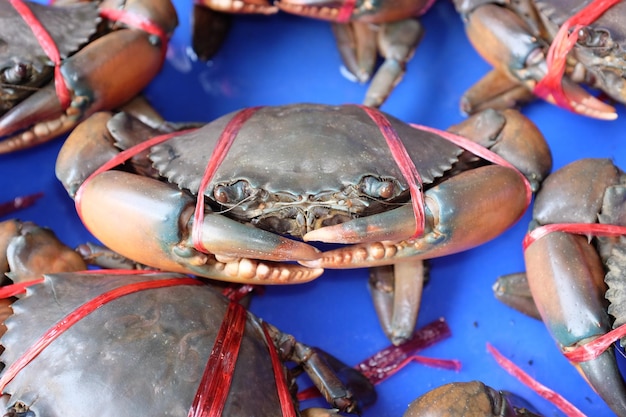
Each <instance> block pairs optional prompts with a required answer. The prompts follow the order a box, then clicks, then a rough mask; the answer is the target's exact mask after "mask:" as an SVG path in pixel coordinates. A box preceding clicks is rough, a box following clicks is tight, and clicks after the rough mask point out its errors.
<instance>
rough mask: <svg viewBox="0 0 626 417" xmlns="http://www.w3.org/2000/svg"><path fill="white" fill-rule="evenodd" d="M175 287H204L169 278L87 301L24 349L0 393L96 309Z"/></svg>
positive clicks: (0, 384) (0, 385)
mask: <svg viewBox="0 0 626 417" xmlns="http://www.w3.org/2000/svg"><path fill="white" fill-rule="evenodd" d="M175 285H204V283H203V282H202V281H199V280H197V279H193V278H171V279H163V280H158V281H143V282H136V283H133V284H128V285H124V286H122V287H118V288H115V289H113V290H110V291H107V292H105V293H103V294H100V295H99V296H97V297H95V298H93V299H91V300H89V301H87V302H86V303H84V304H83V305H81V306H80V307H78V308H77V309H76V310H74V311H72V312H71V313H69V314H68V315H67V316H65V317H63V318H62V319H61V320H59V321H58V322H57V323H56V324H55V325H54V326H52V327H51V328H50V329H48V330H47V331H46V332H45V333H44V334H43V335H42V336H41V337H40V338H39V339H38V340H37V341H35V343H34V344H33V345H31V346H30V347H29V348H28V349H26V351H25V352H24V353H23V354H22V356H20V357H19V358H18V359H17V360H16V361H15V362H14V363H12V364H11V366H9V367H8V368H6V369H5V370H4V373H3V375H2V378H0V392H4V389H5V388H6V386H7V384H9V383H10V382H11V381H12V380H13V378H15V376H16V375H17V374H18V373H19V372H20V371H21V370H22V369H23V368H24V367H26V365H28V364H29V363H30V362H31V361H32V360H33V359H35V358H36V357H37V355H39V354H40V353H41V352H42V351H43V350H44V349H45V348H46V347H48V346H49V345H50V344H51V343H52V342H53V341H54V340H55V339H56V338H57V337H59V336H60V335H61V334H63V333H64V332H65V331H66V330H68V329H69V328H70V327H72V326H73V325H74V324H76V323H77V322H78V321H80V320H82V319H83V318H84V317H86V316H87V315H89V314H91V313H92V312H94V311H95V310H97V309H98V308H100V307H102V306H103V305H105V304H107V303H108V302H110V301H113V300H115V299H117V298H120V297H123V296H125V295H128V294H132V293H135V292H138V291H144V290H150V289H155V288H163V287H171V286H175Z"/></svg>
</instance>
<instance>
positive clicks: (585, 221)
mask: <svg viewBox="0 0 626 417" xmlns="http://www.w3.org/2000/svg"><path fill="white" fill-rule="evenodd" d="M625 195H626V174H624V172H623V171H622V170H621V169H619V168H618V167H617V166H615V165H614V164H613V162H612V161H611V160H609V159H595V158H588V159H581V160H577V161H575V162H572V163H570V164H568V165H566V166H564V167H563V168H561V169H559V170H557V171H555V172H554V173H552V174H551V175H550V176H549V177H548V178H546V180H545V181H544V183H543V186H542V189H541V191H540V192H539V193H538V194H537V197H536V200H535V206H534V208H533V222H532V224H531V226H530V230H531V231H530V232H529V235H528V236H527V238H526V240H525V245H524V246H525V252H524V259H525V264H526V273H525V274H524V273H521V274H511V275H509V276H505V277H501V278H500V279H499V280H498V281H497V282H496V285H495V290H496V293H497V294H499V293H501V294H502V295H503V297H502V298H504V300H505V301H506V302H507V303H508V304H509V305H511V306H513V307H515V308H518V309H519V310H520V311H522V312H524V313H526V314H528V315H530V316H532V317H538V318H540V319H541V320H542V321H543V322H544V323H545V325H546V327H547V329H548V331H549V332H550V334H551V336H552V337H553V339H554V340H555V342H556V343H557V345H558V346H559V348H560V349H561V351H562V352H563V353H564V355H565V356H566V357H567V358H568V359H569V360H570V361H571V362H572V363H573V364H574V365H575V366H576V368H577V369H578V370H579V371H580V372H581V374H582V375H583V377H584V379H585V380H586V381H587V382H588V383H589V384H590V385H591V386H592V387H593V389H594V390H595V391H596V392H597V393H598V394H599V395H600V397H602V398H603V399H604V401H605V402H606V403H607V405H608V406H609V407H610V408H611V409H612V410H613V411H614V412H615V413H616V414H617V415H625V414H626V384H625V383H624V380H623V378H622V376H621V373H620V370H619V368H618V363H617V361H616V357H615V351H614V350H615V347H614V345H613V341H615V339H618V338H619V337H623V335H624V334H625V332H624V328H623V326H622V325H623V324H624V323H626V314H625V313H624V311H625V309H624V304H625V301H626V300H624V290H623V287H624V272H623V271H624V263H625V259H626V257H625V253H626V245H625V242H626V240H624V234H626V228H625V227H624V226H626V220H625V219H626V216H625V214H626V199H625V198H624V196H625ZM511 281H513V284H512V285H510V284H509V283H510V282H511ZM524 289H526V291H524ZM516 290H517V291H516ZM520 290H521V291H520ZM526 292H528V293H530V295H531V297H528V296H525V293H526ZM510 300H513V302H512V303H511V302H509V301H510ZM607 301H608V302H607ZM607 304H608V305H607ZM614 328H615V330H613V329H614ZM609 333H610V334H609ZM622 344H624V342H623V340H622ZM581 351H582V352H581ZM583 352H588V353H589V352H594V354H587V353H583Z"/></svg>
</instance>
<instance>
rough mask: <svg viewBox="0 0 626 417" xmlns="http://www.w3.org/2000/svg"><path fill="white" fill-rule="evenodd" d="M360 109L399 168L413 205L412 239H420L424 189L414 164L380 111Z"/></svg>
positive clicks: (424, 223) (424, 224) (422, 231)
mask: <svg viewBox="0 0 626 417" xmlns="http://www.w3.org/2000/svg"><path fill="white" fill-rule="evenodd" d="M359 107H360V108H362V109H363V111H365V113H367V115H368V116H369V117H370V118H371V119H372V120H373V121H374V123H376V126H378V128H379V129H380V133H382V135H383V137H384V138H385V140H386V141H387V145H388V146H389V150H390V151H391V154H392V155H393V158H394V159H395V161H396V164H397V165H398V168H400V172H401V173H402V176H403V177H404V179H405V180H406V182H407V184H408V186H409V193H410V194H411V204H412V205H413V213H414V214H415V233H414V234H413V236H412V237H413V238H416V237H420V236H422V235H423V234H424V229H425V228H426V213H425V211H424V205H425V202H424V187H423V183H422V177H421V176H420V174H419V172H418V171H417V168H415V164H414V163H413V161H412V160H411V157H410V156H409V153H408V152H407V150H406V148H405V147H404V144H403V143H402V140H401V139H400V137H399V136H398V133H397V132H396V130H395V129H394V128H393V126H391V123H389V120H388V119H387V117H385V115H384V114H382V113H381V112H380V111H378V110H376V109H374V108H372V107H367V106H362V105H359Z"/></svg>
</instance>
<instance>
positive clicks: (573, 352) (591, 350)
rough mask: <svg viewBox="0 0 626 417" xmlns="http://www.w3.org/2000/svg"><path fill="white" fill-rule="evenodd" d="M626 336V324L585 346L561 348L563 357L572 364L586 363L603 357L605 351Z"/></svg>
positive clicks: (586, 343)
mask: <svg viewBox="0 0 626 417" xmlns="http://www.w3.org/2000/svg"><path fill="white" fill-rule="evenodd" d="M624 336H626V324H622V325H621V326H619V327H618V328H616V329H613V330H611V331H610V332H608V333H605V334H603V335H602V336H600V337H598V338H596V339H594V340H592V341H590V342H585V343H584V344H582V345H580V346H576V347H570V346H566V347H563V348H561V351H562V352H563V356H565V357H566V358H567V359H568V360H570V361H571V362H576V363H578V362H586V361H590V360H592V359H595V358H597V357H598V356H600V355H602V353H604V351H605V350H607V349H608V348H609V347H611V346H612V345H613V343H615V342H616V341H617V340H619V339H621V338H622V337H624Z"/></svg>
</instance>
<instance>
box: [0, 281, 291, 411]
mask: <svg viewBox="0 0 626 417" xmlns="http://www.w3.org/2000/svg"><path fill="white" fill-rule="evenodd" d="M171 278H181V279H182V278H187V277H185V276H183V275H179V274H171V273H170V274H148V275H100V274H98V275H94V274H84V273H71V274H55V275H46V276H45V280H44V282H43V283H42V284H38V285H36V286H33V287H32V288H30V289H29V290H28V293H27V295H26V296H25V297H23V298H22V299H20V300H18V301H17V302H15V303H14V304H13V310H14V315H13V316H12V317H10V318H9V319H8V320H7V321H6V325H7V328H8V331H7V333H6V334H5V335H4V336H3V337H2V339H1V340H0V342H1V343H2V345H3V346H4V348H5V351H4V352H3V353H2V356H0V360H1V361H2V362H3V363H4V364H5V365H6V367H5V369H4V370H3V372H2V374H1V375H0V378H2V377H3V376H4V374H5V373H6V372H7V369H8V367H9V366H10V365H11V364H13V363H14V362H15V361H16V360H17V359H18V358H19V357H20V356H21V355H22V354H23V352H24V351H25V350H26V349H28V348H29V347H30V346H32V345H33V343H35V342H36V341H37V340H38V339H39V338H40V337H41V336H42V334H44V333H45V332H46V331H47V330H48V329H49V328H50V327H52V326H53V325H54V324H55V323H57V322H58V321H59V320H60V319H62V318H63V317H65V316H66V315H67V314H68V313H70V312H72V311H74V310H75V309H76V308H78V307H79V306H81V305H82V304H84V303H85V302H87V301H89V300H91V299H93V298H95V297H98V296H100V295H101V294H103V293H105V292H108V291H110V290H113V289H116V288H120V287H123V286H125V285H128V284H133V283H137V282H142V281H146V280H163V279H171ZM227 305H228V301H227V299H226V298H225V297H224V296H222V295H221V294H220V293H218V292H216V291H214V290H213V289H212V288H211V287H209V286H207V285H177V286H172V287H167V288H156V289H149V290H143V291H139V292H135V293H132V294H128V295H125V296H123V297H121V298H117V299H114V300H112V301H110V302H108V303H106V304H104V305H103V306H101V307H100V308H98V309H96V310H95V311H93V312H92V313H91V314H89V315H87V316H85V317H84V318H82V319H81V320H79V321H78V322H77V323H76V324H74V325H73V326H71V327H69V328H68V329H67V330H66V331H65V332H64V333H62V334H61V335H60V336H58V338H57V339H55V340H53V341H52V343H50V345H49V346H47V347H46V348H45V349H44V350H43V351H42V352H41V353H40V354H39V355H38V356H36V357H35V358H34V359H33V360H32V361H31V362H30V363H29V364H28V365H27V366H26V367H24V368H23V369H21V371H19V372H18V373H17V375H16V376H15V378H13V379H12V380H11V381H10V382H9V383H8V384H7V385H6V387H5V389H4V391H3V394H8V395H10V398H9V399H8V406H12V405H14V404H16V403H18V404H20V403H21V404H25V405H26V406H27V407H28V410H29V411H30V412H32V413H34V416H45V417H54V416H68V415H94V413H96V414H97V415H98V416H102V417H105V416H112V417H113V416H115V417H120V416H129V417H130V416H133V417H137V416H150V417H153V416H182V415H187V413H188V412H189V409H190V407H191V404H192V401H193V400H194V396H195V394H196V391H197V390H198V386H199V382H200V378H201V377H202V374H203V372H204V368H205V365H206V363H207V359H208V357H209V354H210V352H211V349H212V347H213V345H214V342H215V339H216V335H217V332H218V330H219V328H220V326H221V323H222V319H223V317H224V314H225V312H226V309H227ZM246 314H247V319H246V320H247V321H246V325H245V333H244V339H243V342H242V345H241V350H240V352H239V356H238V359H237V364H236V368H235V371H234V375H233V382H232V385H231V389H230V393H229V396H228V398H227V401H226V404H225V408H224V415H228V416H233V417H235V416H242V417H243V416H250V415H255V416H272V417H275V416H277V415H280V406H279V402H278V398H277V393H276V388H275V382H274V374H273V370H272V366H271V362H270V358H269V353H268V348H267V345H266V343H265V339H264V338H263V335H262V330H261V328H260V326H259V323H258V321H257V319H256V318H255V317H254V316H252V315H251V314H250V313H246ZM29 415H30V414H29Z"/></svg>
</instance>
